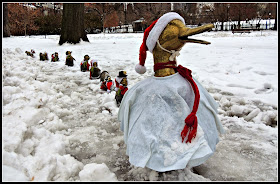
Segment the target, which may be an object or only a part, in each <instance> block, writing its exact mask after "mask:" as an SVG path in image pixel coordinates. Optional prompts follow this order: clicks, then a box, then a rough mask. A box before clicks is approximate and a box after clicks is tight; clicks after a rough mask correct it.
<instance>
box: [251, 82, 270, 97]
mask: <svg viewBox="0 0 280 184" xmlns="http://www.w3.org/2000/svg"><path fill="white" fill-rule="evenodd" d="M273 91H274V89H273V87H272V85H271V84H269V83H264V84H263V88H262V89H257V90H255V93H256V94H263V93H265V94H269V93H271V92H273Z"/></svg>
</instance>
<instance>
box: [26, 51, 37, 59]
mask: <svg viewBox="0 0 280 184" xmlns="http://www.w3.org/2000/svg"><path fill="white" fill-rule="evenodd" d="M25 53H26V55H28V56H31V57H33V58H34V57H35V56H34V54H35V51H34V50H33V49H31V51H30V52H29V51H25Z"/></svg>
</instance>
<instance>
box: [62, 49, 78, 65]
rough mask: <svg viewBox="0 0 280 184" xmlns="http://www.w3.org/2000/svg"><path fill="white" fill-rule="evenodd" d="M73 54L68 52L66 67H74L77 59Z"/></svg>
mask: <svg viewBox="0 0 280 184" xmlns="http://www.w3.org/2000/svg"><path fill="white" fill-rule="evenodd" d="M71 54H72V52H71V51H66V61H65V65H67V66H74V60H76V59H75V58H73V56H72V55H71Z"/></svg>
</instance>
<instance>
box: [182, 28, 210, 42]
mask: <svg viewBox="0 0 280 184" xmlns="http://www.w3.org/2000/svg"><path fill="white" fill-rule="evenodd" d="M212 28H214V25H213V24H206V25H203V26H199V27H196V28H188V27H186V28H184V29H182V30H181V31H180V33H179V36H178V38H179V39H180V40H182V41H183V42H191V43H200V44H206V45H208V44H211V43H210V42H207V41H204V40H197V39H191V38H189V36H192V35H196V34H199V33H203V32H206V31H210V30H212Z"/></svg>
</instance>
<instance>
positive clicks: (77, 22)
mask: <svg viewBox="0 0 280 184" xmlns="http://www.w3.org/2000/svg"><path fill="white" fill-rule="evenodd" d="M81 39H82V40H83V41H87V42H89V40H88V38H87V35H86V32H85V28H84V3H63V15H62V27H61V35H60V40H59V45H62V44H63V43H65V42H68V43H74V44H76V43H79V42H80V40H81Z"/></svg>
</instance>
